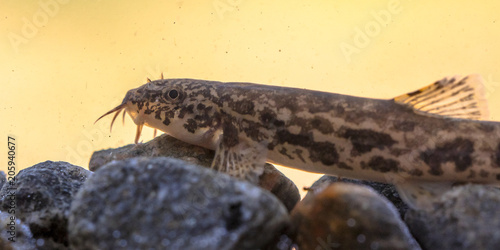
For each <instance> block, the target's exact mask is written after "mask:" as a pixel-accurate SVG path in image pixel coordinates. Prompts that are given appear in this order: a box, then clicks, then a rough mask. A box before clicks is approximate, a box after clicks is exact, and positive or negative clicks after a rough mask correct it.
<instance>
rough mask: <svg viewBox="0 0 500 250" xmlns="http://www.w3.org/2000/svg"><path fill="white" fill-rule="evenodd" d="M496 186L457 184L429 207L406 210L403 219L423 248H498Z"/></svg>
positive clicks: (499, 215)
mask: <svg viewBox="0 0 500 250" xmlns="http://www.w3.org/2000/svg"><path fill="white" fill-rule="evenodd" d="M499 208H500V190H499V189H497V188H495V187H489V186H482V185H464V186H458V187H455V188H454V189H452V190H450V191H448V192H447V193H445V194H444V195H443V196H441V197H440V198H438V200H437V201H436V202H435V203H434V206H433V208H431V210H429V211H424V210H418V211H416V210H409V211H408V212H407V214H406V217H405V221H406V223H407V224H408V227H409V228H410V230H411V232H412V233H413V235H414V236H415V238H416V239H417V240H418V241H419V242H420V244H421V245H422V247H423V248H425V249H498V247H499V246H500V233H499V231H498V229H499V228H500V212H499Z"/></svg>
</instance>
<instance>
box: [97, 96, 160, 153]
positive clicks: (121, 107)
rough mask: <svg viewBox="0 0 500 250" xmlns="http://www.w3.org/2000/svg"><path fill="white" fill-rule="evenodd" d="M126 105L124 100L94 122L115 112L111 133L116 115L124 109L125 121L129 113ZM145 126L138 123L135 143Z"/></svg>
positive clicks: (123, 118)
mask: <svg viewBox="0 0 500 250" xmlns="http://www.w3.org/2000/svg"><path fill="white" fill-rule="evenodd" d="M126 106H127V103H126V102H124V103H122V104H120V105H118V106H116V107H115V108H113V109H111V110H110V111H108V112H106V113H105V114H104V115H101V117H99V118H97V120H95V122H94V124H96V123H97V121H99V120H101V118H103V117H105V116H107V115H109V114H112V113H114V112H116V113H115V115H114V116H113V119H112V120H111V125H110V126H109V132H110V133H111V131H112V129H113V124H114V123H115V120H116V117H118V115H119V114H120V112H122V111H123V116H122V120H123V123H125V114H126V113H127V112H126V111H125V109H126ZM143 126H144V124H140V125H137V131H136V134H135V140H134V142H135V144H137V143H138V142H139V138H140V136H141V132H142V127H143ZM154 134H155V136H156V129H155V132H154Z"/></svg>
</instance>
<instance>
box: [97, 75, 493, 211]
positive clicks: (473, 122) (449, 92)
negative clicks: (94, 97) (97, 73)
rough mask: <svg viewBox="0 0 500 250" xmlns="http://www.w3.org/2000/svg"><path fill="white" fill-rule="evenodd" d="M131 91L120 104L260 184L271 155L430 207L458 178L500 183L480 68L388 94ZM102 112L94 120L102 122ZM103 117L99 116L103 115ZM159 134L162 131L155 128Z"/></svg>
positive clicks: (219, 88)
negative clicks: (387, 188) (379, 186)
mask: <svg viewBox="0 0 500 250" xmlns="http://www.w3.org/2000/svg"><path fill="white" fill-rule="evenodd" d="M161 78H162V79H160V80H155V81H151V80H149V79H148V83H146V84H144V85H142V86H140V87H138V88H136V89H132V90H129V91H128V92H127V94H126V96H125V98H124V99H123V102H122V103H121V104H120V105H118V106H117V107H115V108H114V109H112V110H110V111H109V112H107V113H106V114H104V115H103V116H101V117H100V118H99V119H101V118H102V117H104V116H107V115H109V114H112V113H115V115H114V117H113V120H112V122H111V127H112V126H113V122H114V121H115V119H116V117H117V116H118V115H119V113H120V112H121V111H124V113H123V117H125V113H128V114H129V115H130V116H131V117H132V119H133V120H134V123H135V124H136V125H137V133H136V137H135V143H137V142H138V140H139V136H140V134H141V130H142V127H143V126H144V125H146V126H149V127H152V128H155V130H156V129H159V130H161V131H163V132H165V133H167V134H169V135H171V136H173V137H175V138H177V139H179V140H182V141H185V142H187V143H190V144H194V145H198V146H202V147H205V148H209V149H213V150H215V151H216V154H215V158H214V160H213V162H212V168H213V169H216V170H218V171H221V172H225V173H228V174H230V175H232V176H235V177H238V178H241V179H246V180H248V181H251V182H256V180H257V178H258V176H259V175H260V174H261V173H262V171H263V166H264V164H265V163H266V162H270V163H275V164H279V165H282V166H286V167H291V168H296V169H300V170H304V171H309V172H315V173H323V174H328V175H336V176H339V177H348V178H354V179H364V180H371V181H378V182H386V183H392V184H394V185H396V187H397V189H398V192H399V193H400V194H401V196H402V198H403V199H404V200H405V201H406V202H407V203H408V204H409V205H410V206H412V207H414V208H421V209H425V208H426V207H429V206H430V205H431V200H432V198H433V197H436V196H439V195H440V194H442V193H443V192H445V191H447V190H449V189H450V188H451V187H452V186H453V185H455V184H461V183H481V184H489V185H498V183H500V136H499V135H500V122H493V121H485V120H486V119H487V118H488V115H489V114H488V107H487V102H486V100H485V98H484V89H483V83H482V82H483V80H482V78H481V77H480V76H479V75H469V76H466V77H458V76H456V77H449V78H444V79H442V80H440V81H437V82H435V83H433V84H431V85H429V86H427V87H424V88H421V89H419V90H417V91H414V92H411V93H408V94H404V95H401V96H398V97H396V98H393V99H389V100H382V99H370V98H362V97H355V96H349V95H341V94H334V93H327V92H319V91H311V90H306V89H298V88H287V87H277V86H267V85H261V84H252V83H239V82H234V83H222V82H216V81H205V80H194V79H163V76H162V77H161ZM99 119H97V120H99ZM96 122H97V121H96ZM155 134H156V133H155Z"/></svg>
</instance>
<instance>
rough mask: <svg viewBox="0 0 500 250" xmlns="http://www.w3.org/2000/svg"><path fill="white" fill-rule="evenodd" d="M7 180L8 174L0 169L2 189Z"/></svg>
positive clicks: (0, 185)
mask: <svg viewBox="0 0 500 250" xmlns="http://www.w3.org/2000/svg"><path fill="white" fill-rule="evenodd" d="M6 181H7V175H5V172H4V171H0V189H2V187H3V185H4V184H5V182H6Z"/></svg>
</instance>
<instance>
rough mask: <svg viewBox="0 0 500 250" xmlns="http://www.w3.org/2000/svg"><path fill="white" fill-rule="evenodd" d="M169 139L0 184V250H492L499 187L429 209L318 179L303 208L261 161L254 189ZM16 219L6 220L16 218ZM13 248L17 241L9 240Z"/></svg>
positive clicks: (382, 189) (208, 155)
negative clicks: (216, 169)
mask: <svg viewBox="0 0 500 250" xmlns="http://www.w3.org/2000/svg"><path fill="white" fill-rule="evenodd" d="M212 158H213V152H211V151H209V150H206V149H202V148H198V147H194V146H192V145H189V144H185V143H183V142H180V141H177V140H175V139H173V138H171V137H168V136H167V135H162V136H160V137H157V138H155V139H154V140H152V141H150V142H148V143H144V144H139V145H128V146H125V147H122V148H118V149H109V150H103V151H98V152H95V153H94V155H93V156H92V159H91V161H90V164H89V169H90V171H89V170H86V169H84V168H82V167H79V166H74V165H71V164H69V163H66V162H51V161H47V162H43V163H39V164H36V165H34V166H32V167H29V168H26V169H24V170H21V171H20V172H19V173H18V174H17V176H16V180H15V181H14V182H12V181H6V180H5V174H3V176H0V185H1V189H0V229H1V231H0V249H283V250H285V249H306V250H308V249H313V250H315V249H497V248H498V246H500V233H498V230H497V229H498V228H500V212H499V211H500V210H499V208H500V190H498V189H497V188H494V187H488V186H481V185H464V186H458V187H455V188H454V189H453V190H451V191H450V192H448V193H446V194H445V195H443V196H442V197H441V198H440V199H439V200H437V201H435V203H434V206H433V208H432V209H431V210H429V211H421V210H412V209H410V208H408V207H407V206H406V205H405V204H404V203H403V202H402V201H401V200H400V199H399V197H398V194H397V192H396V191H395V189H394V187H393V186H391V185H388V184H382V183H374V182H366V181H357V180H345V179H342V180H341V181H339V180H338V179H337V178H335V177H331V176H323V177H322V178H321V179H319V180H318V181H316V183H314V185H313V186H312V187H310V189H309V192H308V194H307V195H306V197H305V198H304V199H303V200H300V195H299V192H298V189H297V187H296V186H295V185H294V184H293V182H291V181H290V180H289V179H288V178H286V177H285V176H284V175H282V174H281V173H280V172H279V171H278V170H276V169H275V168H274V167H273V166H271V165H269V164H268V165H266V170H265V172H264V174H263V175H262V176H261V178H260V183H259V186H255V185H252V184H249V183H247V182H245V181H240V180H237V179H235V178H232V177H229V176H227V175H225V174H222V173H217V172H215V171H212V170H211V169H209V168H208V166H209V164H210V162H211V159H212ZM14 216H15V217H14ZM14 241H15V242H14Z"/></svg>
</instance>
